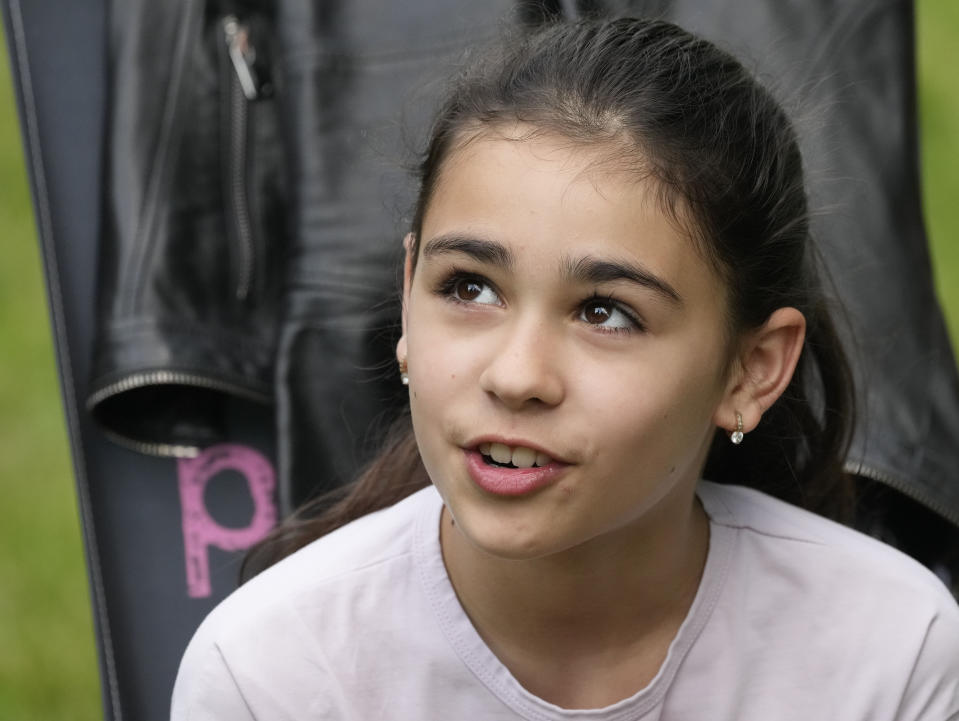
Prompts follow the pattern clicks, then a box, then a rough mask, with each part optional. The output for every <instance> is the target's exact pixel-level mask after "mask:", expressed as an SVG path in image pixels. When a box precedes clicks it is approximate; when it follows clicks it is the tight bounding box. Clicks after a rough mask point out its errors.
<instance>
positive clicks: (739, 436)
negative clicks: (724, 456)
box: [729, 411, 745, 446]
mask: <svg viewBox="0 0 959 721" xmlns="http://www.w3.org/2000/svg"><path fill="white" fill-rule="evenodd" d="M744 436H745V434H744V433H743V416H742V414H741V413H740V412H739V411H736V430H734V431H733V432H732V433H730V434H729V440H730V441H732V442H733V445H736V446H738V445H739V444H740V443H742V442H743V437H744Z"/></svg>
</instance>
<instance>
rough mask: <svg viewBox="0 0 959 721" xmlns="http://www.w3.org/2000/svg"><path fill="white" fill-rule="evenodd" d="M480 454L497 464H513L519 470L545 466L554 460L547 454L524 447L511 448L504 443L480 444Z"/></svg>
mask: <svg viewBox="0 0 959 721" xmlns="http://www.w3.org/2000/svg"><path fill="white" fill-rule="evenodd" d="M479 452H480V453H482V454H483V455H484V456H490V457H491V458H492V459H493V460H494V461H496V462H497V463H512V464H513V465H514V466H516V467H517V468H532V467H533V466H545V465H546V464H548V463H549V462H550V461H551V460H552V459H551V458H550V457H549V456H547V455H546V454H545V453H540V452H539V451H536V450H533V449H532V448H526V447H524V446H516V447H514V448H510V447H509V446H507V445H506V444H504V443H480V445H479Z"/></svg>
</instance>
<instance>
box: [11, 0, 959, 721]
mask: <svg viewBox="0 0 959 721" xmlns="http://www.w3.org/2000/svg"><path fill="white" fill-rule="evenodd" d="M917 11H918V36H919V75H920V104H921V130H922V151H923V152H922V162H923V182H924V203H925V210H926V220H927V223H928V230H929V236H930V239H931V243H932V251H933V258H934V266H935V273H936V283H937V288H938V291H939V296H940V298H941V300H942V302H943V305H944V308H945V311H946V316H947V319H948V322H949V327H950V330H951V334H952V338H953V346H954V347H959V169H957V164H959V81H957V79H956V77H957V75H956V73H957V70H959V50H957V47H959V46H957V44H956V42H955V39H956V37H959V1H957V0H918V2H917ZM2 47H3V51H4V52H0V248H2V256H0V719H3V720H7V719H9V720H11V721H14V720H16V721H41V720H50V721H53V720H56V721H74V720H76V721H93V720H94V719H99V718H102V713H101V707H100V686H99V678H98V672H97V659H96V651H95V646H94V637H93V625H92V620H91V618H92V617H91V611H90V602H89V593H88V590H87V579H86V571H85V567H84V559H83V552H82V547H81V540H80V527H79V522H78V516H77V506H76V496H75V492H74V487H73V477H72V470H71V465H70V459H69V451H68V447H67V439H66V432H65V427H64V420H63V414H62V407H61V402H60V396H59V386H58V380H57V374H56V368H55V363H54V356H53V348H52V342H51V331H50V324H49V320H48V314H47V301H46V294H45V290H44V285H43V277H42V271H41V266H40V258H39V252H38V246H37V241H36V231H35V227H34V221H33V210H32V205H31V201H30V197H29V193H28V189H27V181H26V175H25V171H24V161H23V151H22V146H21V143H20V135H19V127H18V122H17V118H16V110H15V105H14V102H13V92H12V87H11V82H10V75H9V71H8V67H7V59H6V52H5V51H6V44H5V42H4V43H2ZM957 442H959V440H957Z"/></svg>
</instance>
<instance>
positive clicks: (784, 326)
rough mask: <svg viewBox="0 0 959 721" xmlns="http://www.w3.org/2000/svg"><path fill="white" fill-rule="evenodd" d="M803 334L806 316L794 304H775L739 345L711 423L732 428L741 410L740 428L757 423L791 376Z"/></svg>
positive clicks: (751, 426)
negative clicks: (766, 316) (764, 319)
mask: <svg viewBox="0 0 959 721" xmlns="http://www.w3.org/2000/svg"><path fill="white" fill-rule="evenodd" d="M805 338H806V318H805V317H804V316H803V314H802V313H800V312H799V311H798V310H796V309H795V308H779V309H778V310H776V311H775V312H774V313H773V314H772V315H770V316H769V319H768V320H767V321H766V322H765V323H764V324H763V325H762V326H761V327H760V328H759V329H757V330H755V331H752V332H751V333H749V334H748V335H747V336H746V338H745V339H744V341H743V342H742V345H741V347H740V352H739V354H738V357H737V359H736V365H735V366H734V368H733V369H732V371H731V373H730V378H729V385H728V387H727V389H726V394H725V396H724V398H723V401H722V403H720V405H719V407H718V408H717V409H716V416H715V418H714V419H713V420H714V422H715V424H716V425H717V426H719V427H721V428H726V429H728V430H730V431H732V430H735V428H736V413H740V414H742V417H743V430H744V431H745V432H747V433H748V432H749V431H751V430H753V429H754V428H755V427H756V426H757V425H759V420H760V419H761V418H762V415H763V413H764V412H765V411H766V410H767V409H768V408H769V407H770V406H771V405H772V404H773V403H775V402H776V400H777V399H778V398H779V396H781V395H782V393H783V391H785V390H786V387H787V386H788V385H789V381H790V380H792V377H793V372H794V371H795V370H796V364H797V363H798V362H799V354H800V353H801V352H802V347H803V341H804V340H805Z"/></svg>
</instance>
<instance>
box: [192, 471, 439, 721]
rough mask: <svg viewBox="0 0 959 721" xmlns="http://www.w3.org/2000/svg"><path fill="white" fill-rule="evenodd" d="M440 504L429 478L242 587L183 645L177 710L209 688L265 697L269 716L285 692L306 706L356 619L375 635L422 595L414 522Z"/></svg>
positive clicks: (351, 641) (350, 641)
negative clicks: (388, 615) (385, 620)
mask: <svg viewBox="0 0 959 721" xmlns="http://www.w3.org/2000/svg"><path fill="white" fill-rule="evenodd" d="M440 506H441V500H440V499H439V496H438V494H437V493H436V491H435V489H433V488H425V489H423V490H421V491H419V492H417V493H415V494H413V495H412V496H410V497H408V498H406V499H404V500H402V501H400V502H399V503H397V504H396V505H395V506H392V507H390V508H387V509H384V510H382V511H378V512H376V513H373V514H370V515H368V516H365V517H363V518H360V519H358V520H356V521H354V522H352V523H350V524H348V525H346V526H343V527H342V528H340V529H338V530H336V531H334V532H333V533H330V534H328V535H326V536H324V537H322V538H320V539H318V540H316V541H314V542H313V543H311V544H309V545H307V546H305V547H304V548H302V549H300V550H299V551H297V552H296V553H294V554H292V555H290V556H289V557H287V558H285V559H283V560H282V561H280V562H279V563H277V564H276V565H274V566H272V567H271V568H269V569H267V570H266V571H264V572H263V573H261V574H259V575H258V576H256V577H255V578H253V579H251V580H250V581H249V582H247V583H246V584H245V585H243V586H241V587H240V588H238V589H237V590H236V591H234V592H233V593H232V594H231V595H230V596H228V597H227V598H226V599H225V600H224V601H223V602H221V603H220V604H219V605H218V606H217V607H216V608H215V609H214V610H213V611H212V612H211V613H210V614H209V615H208V616H207V617H206V619H204V621H203V623H202V624H200V627H199V628H198V629H197V631H196V633H195V634H194V636H193V639H192V640H191V641H190V644H189V646H188V647H187V650H186V652H185V653H184V656H183V659H182V661H181V664H180V670H179V673H178V676H177V682H176V689H175V692H174V709H175V711H176V710H177V709H179V710H180V712H182V713H181V715H177V713H174V718H178V719H179V718H184V719H186V718H192V716H188V715H187V714H186V710H188V709H194V708H198V707H200V706H202V705H203V704H204V703H206V702H205V701H204V699H205V698H210V697H216V698H215V702H216V703H220V702H221V701H222V699H224V698H231V697H234V696H242V698H243V700H244V703H246V704H247V705H249V706H250V707H251V708H253V707H256V706H257V705H258V703H259V704H263V703H265V704H266V707H265V709H264V708H261V709H260V711H261V713H263V712H265V713H266V714H267V716H265V717H275V715H276V714H277V713H279V711H280V709H278V708H276V706H275V704H276V703H277V702H278V701H281V700H283V699H281V698H280V696H284V697H285V700H283V703H290V704H293V705H292V706H291V708H290V709H289V710H290V711H295V709H302V708H303V706H302V703H303V702H304V699H303V698H302V695H303V693H304V691H303V689H309V688H317V687H318V681H320V679H321V678H322V677H323V676H324V674H327V675H331V674H332V673H333V669H332V667H331V665H330V664H329V663H328V662H327V659H330V658H336V657H338V656H342V654H341V653H340V649H348V648H351V647H352V645H355V643H356V638H357V637H356V633H357V629H358V628H362V629H364V631H365V633H367V635H374V634H375V633H376V628H377V624H378V619H380V618H382V616H383V609H389V610H390V611H391V612H396V606H397V604H399V603H402V602H404V599H408V598H410V597H411V596H414V595H415V592H416V590H417V584H418V580H417V578H416V573H415V572H414V568H413V566H414V561H413V555H414V552H415V537H416V527H417V524H418V523H422V522H423V521H424V520H426V519H428V518H431V517H432V516H433V514H434V513H435V515H436V517H437V518H438V514H439V508H440ZM270 684H273V685H274V686H275V688H272V689H271V688H269V685H270ZM319 685H320V686H322V683H320V684H319ZM281 691H282V692H283V693H280V694H279V696H278V693H279V692H281ZM251 697H252V700H251ZM257 699H259V701H257ZM311 703H312V701H311ZM256 715H257V716H260V714H256ZM292 717H296V713H293V715H292V716H291V718H292ZM199 718H203V716H202V714H201V715H200V716H199ZM241 718H242V717H241Z"/></svg>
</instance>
